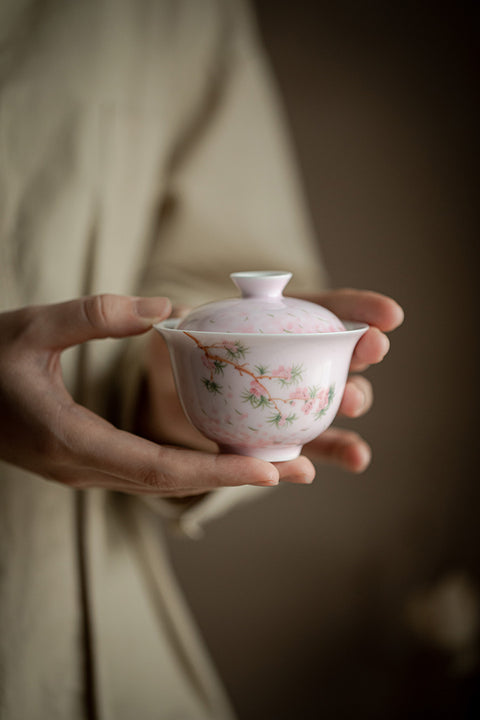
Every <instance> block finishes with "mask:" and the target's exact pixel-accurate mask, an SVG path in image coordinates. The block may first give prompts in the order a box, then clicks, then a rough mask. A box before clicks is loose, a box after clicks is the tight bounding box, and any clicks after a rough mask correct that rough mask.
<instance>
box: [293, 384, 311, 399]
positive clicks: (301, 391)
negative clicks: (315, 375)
mask: <svg viewBox="0 0 480 720" xmlns="http://www.w3.org/2000/svg"><path fill="white" fill-rule="evenodd" d="M309 397H310V394H309V392H308V388H306V387H303V388H295V390H292V392H291V393H290V395H289V398H290V400H308V398H309Z"/></svg>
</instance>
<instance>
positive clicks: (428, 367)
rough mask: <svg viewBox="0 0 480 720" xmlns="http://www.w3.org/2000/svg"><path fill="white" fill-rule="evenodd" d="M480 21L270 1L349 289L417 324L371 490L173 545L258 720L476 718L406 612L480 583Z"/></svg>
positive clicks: (382, 400)
mask: <svg viewBox="0 0 480 720" xmlns="http://www.w3.org/2000/svg"><path fill="white" fill-rule="evenodd" d="M476 7H478V6H477V5H476V3H471V4H469V3H463V2H455V3H453V2H452V3H449V4H442V3H433V2H432V3H427V2H406V1H404V2H400V0H394V1H392V0H389V2H384V1H383V0H372V1H371V2H367V1H366V0H362V1H361V2H356V1H355V0H341V1H339V2H337V1H335V2H330V3H329V2H325V1H324V0H322V1H320V2H317V3H315V4H313V3H302V2H297V3H291V2H288V3H286V2H285V3H282V2H275V0H258V1H257V9H258V14H259V19H260V23H261V28H262V32H263V35H264V38H265V43H266V47H267V50H268V52H269V54H270V57H271V59H272V62H273V66H274V69H275V73H276V75H277V78H278V81H279V84H280V88H281V91H282V94H283V97H284V100H285V105H286V108H287V111H288V117H289V120H290V124H291V128H292V131H293V136H294V140H295V143H296V147H297V150H298V156H299V160H300V164H301V167H302V171H303V176H304V180H305V186H306V192H307V196H308V199H309V203H310V207H311V211H312V214H313V218H314V221H315V224H316V228H317V230H318V237H319V241H320V243H321V248H322V251H323V254H324V257H325V260H326V263H327V266H328V269H329V272H330V276H331V279H332V285H339V286H343V285H351V286H355V287H366V288H371V289H376V290H379V291H382V292H386V293H388V294H390V295H392V296H393V297H395V298H396V299H397V300H398V301H399V302H400V303H401V304H402V305H403V306H404V308H405V312H406V321H405V324H404V326H403V327H402V328H401V329H399V330H398V331H396V332H395V333H394V334H393V335H392V338H391V339H392V350H391V353H390V355H389V356H388V358H387V359H386V361H385V362H384V363H383V364H382V365H381V366H379V367H377V368H372V369H371V370H370V371H369V377H370V378H371V379H372V381H373V382H374V385H375V391H376V403H375V406H374V408H373V410H372V411H371V413H370V414H369V415H368V416H367V417H366V418H365V419H362V420H360V421H356V422H354V423H349V424H350V425H351V426H352V427H355V428H357V429H359V430H360V431H361V432H362V433H363V434H364V435H365V436H366V438H367V439H368V440H369V441H370V442H371V444H372V445H373V448H374V460H373V463H372V466H371V468H370V469H369V470H368V471H367V472H366V474H365V475H363V476H360V477H351V476H349V475H347V474H346V473H344V472H341V471H339V470H335V469H331V468H325V467H322V468H319V470H318V475H317V480H316V482H315V484H314V485H313V486H312V487H309V488H306V487H288V488H284V489H282V490H281V491H278V492H273V493H272V497H271V499H270V500H268V501H263V502H260V503H257V504H254V505H252V506H250V507H248V508H242V509H239V510H236V511H234V512H233V513H231V514H230V515H229V516H228V517H225V518H223V519H221V520H220V521H218V522H217V523H215V524H213V525H212V526H211V527H210V528H209V529H208V532H207V536H206V538H205V539H204V540H202V541H201V542H199V543H190V542H188V541H175V540H172V541H171V548H172V554H173V559H174V561H175V564H176V566H177V568H178V571H179V573H180V577H181V580H182V583H183V585H184V587H185V589H186V591H187V594H188V597H189V598H190V602H191V606H192V609H193V611H194V613H195V615H196V617H197V619H198V621H199V623H200V626H201V627H202V629H203V631H204V634H205V636H206V638H207V641H208V644H209V647H210V649H211V651H212V653H213V655H214V657H215V659H216V661H217V664H218V665H219V668H220V671H221V674H222V675H223V678H224V680H225V682H226V684H227V687H228V689H229V691H230V693H231V695H232V697H233V699H234V701H235V704H236V706H237V708H238V711H239V713H240V717H241V719H242V720H270V719H272V720H273V719H275V720H284V719H285V720H287V719H288V720H290V719H299V720H310V719H312V720H313V718H315V719H316V718H319V717H322V718H327V719H330V718H335V720H342V719H343V718H345V719H346V718H352V717H354V716H355V717H356V718H360V719H361V718H366V719H367V718H368V720H374V719H377V718H378V719H380V718H382V719H383V718H387V717H388V718H399V719H400V718H406V717H409V718H437V717H446V718H460V717H467V716H468V717H470V716H471V717H473V716H474V715H473V713H474V710H473V704H474V702H475V699H474V693H475V691H476V692H477V693H478V684H477V685H476V680H475V671H476V669H475V665H474V664H473V666H470V669H469V672H468V673H463V674H462V673H455V672H453V671H452V666H451V658H450V657H449V656H448V654H447V653H443V652H439V651H437V650H435V648H434V647H433V646H430V645H428V643H424V642H422V641H421V640H420V639H419V638H418V636H417V635H415V633H414V632H413V631H412V630H411V628H410V626H409V624H408V622H407V621H406V619H405V617H406V613H405V608H406V606H407V604H408V602H409V599H410V598H411V597H412V594H414V593H416V592H417V591H419V590H421V589H422V588H425V587H429V586H431V585H435V583H437V582H439V581H441V580H442V579H443V578H445V577H446V576H448V575H450V574H451V573H457V572H462V573H465V574H466V576H467V577H468V578H469V581H470V582H471V583H473V587H474V588H475V586H476V585H477V583H478V581H479V579H480V573H479V571H480V563H479V559H480V552H479V549H480V548H479V545H480V530H479V527H478V516H479V500H480V490H479V485H478V479H477V476H478V473H477V469H476V468H477V458H478V454H479V444H478V440H477V429H476V428H477V418H478V409H477V408H478V394H477V363H478V350H477V338H476V336H477V330H476V323H477V315H476V305H477V292H476V290H477V287H478V283H479V281H478V265H477V262H476V253H475V250H476V245H477V230H478V225H477V222H476V220H477V218H476V207H475V201H476V191H477V178H476V167H475V162H476V157H475V140H476V134H477V123H478V116H477V112H476V110H477V105H476V99H477V98H476V96H475V95H476V82H477V73H478V66H477V51H478V20H479V18H478V13H477V11H476V9H475V8H476ZM344 424H348V423H344ZM477 639H478V638H477ZM469 713H470V714H469Z"/></svg>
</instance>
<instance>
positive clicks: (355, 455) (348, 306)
mask: <svg viewBox="0 0 480 720" xmlns="http://www.w3.org/2000/svg"><path fill="white" fill-rule="evenodd" d="M305 299H308V300H311V301H313V302H316V303H318V304H320V305H323V306H324V307H326V308H328V309H329V310H331V311H332V312H334V313H335V314H336V315H337V316H338V317H340V318H342V319H343V320H354V321H357V322H365V323H368V324H369V325H370V328H369V329H368V330H367V332H366V333H365V335H363V337H362V338H361V339H360V341H359V342H358V344H357V346H356V348H355V352H354V354H353V357H352V362H351V365H350V370H351V371H352V372H354V373H359V372H363V371H364V370H366V369H367V368H368V367H369V366H370V365H372V364H374V363H379V362H381V361H382V360H383V358H384V357H385V355H386V354H387V352H388V350H389V348H390V342H389V340H388V338H387V336H386V335H385V333H386V332H389V331H391V330H394V329H395V328H396V327H398V326H399V325H401V323H402V322H403V310H402V308H401V307H400V306H399V305H398V304H397V303H396V302H395V301H394V300H392V299H391V298H389V297H386V296H385V295H380V294H379V293H375V292H368V291H364V290H350V289H344V290H332V291H329V292H325V293H321V294H319V295H315V296H309V297H308V298H305ZM372 402H373V391H372V385H371V383H370V382H369V381H368V380H367V379H366V378H365V377H363V376H362V375H358V374H354V375H350V377H349V379H348V381H347V384H346V387H345V392H344V395H343V398H342V402H341V405H340V409H339V415H344V416H346V417H350V418H354V417H359V416H361V415H364V414H365V413H366V412H367V411H368V410H369V409H370V407H371V405H372ZM305 452H306V453H307V454H308V455H309V456H310V457H312V458H314V459H318V460H321V461H325V462H329V463H333V464H336V465H339V466H340V467H343V468H344V469H346V470H350V471H351V472H356V473H358V472H362V471H363V470H365V469H366V468H367V467H368V465H369V463H370V459H371V449H370V447H369V445H368V444H367V443H366V442H365V441H364V440H363V439H362V438H361V437H360V436H359V435H358V434H357V433H355V432H352V431H349V430H342V429H340V428H336V427H330V428H329V429H328V430H326V431H325V432H324V433H322V435H320V436H319V437H318V438H316V439H315V440H313V441H312V442H311V443H309V444H308V445H307V446H305Z"/></svg>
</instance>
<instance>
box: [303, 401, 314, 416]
mask: <svg viewBox="0 0 480 720" xmlns="http://www.w3.org/2000/svg"><path fill="white" fill-rule="evenodd" d="M302 410H303V412H304V413H305V415H308V414H309V413H310V412H311V411H312V410H313V400H309V401H308V402H306V403H305V404H304V406H303V408H302Z"/></svg>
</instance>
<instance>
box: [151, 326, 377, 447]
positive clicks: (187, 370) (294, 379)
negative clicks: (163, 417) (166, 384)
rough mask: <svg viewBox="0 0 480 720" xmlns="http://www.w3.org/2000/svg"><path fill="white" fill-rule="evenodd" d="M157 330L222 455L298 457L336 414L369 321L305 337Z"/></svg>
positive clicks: (181, 390)
mask: <svg viewBox="0 0 480 720" xmlns="http://www.w3.org/2000/svg"><path fill="white" fill-rule="evenodd" d="M177 325H178V321H177V320H166V321H164V322H161V323H158V324H157V325H155V326H154V327H155V329H156V330H157V331H158V332H159V333H160V334H161V335H162V336H163V337H164V339H165V340H166V343H167V346H168V349H169V353H170V358H171V362H172V367H173V372H174V377H175V382H176V386H177V391H178V394H179V397H180V401H181V403H182V406H183V409H184V412H185V414H186V415H187V417H188V418H189V420H190V422H191V423H192V424H193V425H194V426H195V427H196V428H197V429H198V430H200V432H201V433H203V435H205V436H206V437H207V438H209V439H210V440H213V441H214V442H216V443H217V444H218V446H219V448H220V451H221V452H225V453H236V454H239V455H250V456H253V457H257V458H261V459H264V460H268V461H282V460H291V459H293V458H295V457H298V455H299V454H300V452H301V450H302V447H303V445H305V444H306V443H308V442H310V441H311V440H313V439H314V438H315V437H317V436H318V435H320V434H321V433H322V432H324V431H325V430H326V429H327V428H328V427H329V425H330V424H331V423H332V421H333V419H334V418H335V415H336V414H337V411H338V408H339V406H340V402H341V399H342V396H343V392H344V390H345V384H346V381H347V376H348V370H349V366H350V361H351V358H352V354H353V351H354V348H355V345H356V344H357V342H358V341H359V339H360V337H361V336H362V335H363V334H364V333H365V332H366V331H367V329H368V325H365V324H362V323H353V322H350V323H348V322H345V323H344V326H345V328H346V329H345V330H344V331H342V332H339V331H336V332H322V333H305V334H290V335H289V334H281V333H270V334H269V333H235V332H210V331H199V330H184V329H180V328H178V327H177Z"/></svg>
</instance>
